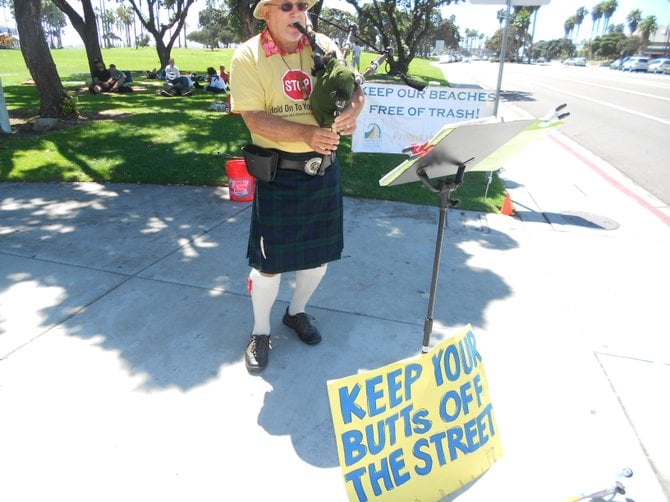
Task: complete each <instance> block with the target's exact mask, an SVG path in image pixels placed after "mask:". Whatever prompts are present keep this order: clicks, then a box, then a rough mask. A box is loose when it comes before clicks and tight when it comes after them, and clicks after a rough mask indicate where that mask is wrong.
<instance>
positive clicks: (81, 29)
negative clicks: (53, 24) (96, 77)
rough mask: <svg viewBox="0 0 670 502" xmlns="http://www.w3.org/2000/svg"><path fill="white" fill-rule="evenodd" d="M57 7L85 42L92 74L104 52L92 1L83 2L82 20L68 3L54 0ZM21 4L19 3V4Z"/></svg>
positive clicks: (85, 0)
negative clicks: (94, 62) (96, 62)
mask: <svg viewBox="0 0 670 502" xmlns="http://www.w3.org/2000/svg"><path fill="white" fill-rule="evenodd" d="M52 1H53V3H54V4H56V7H58V8H59V9H60V10H61V11H63V14H65V15H66V16H67V17H68V19H69V20H70V23H72V26H73V27H74V29H75V30H77V33H78V34H79V37H80V38H81V41H82V42H84V48H85V49H86V57H87V58H88V68H89V70H90V72H91V73H93V70H94V69H95V65H94V64H93V61H95V60H96V59H99V60H100V61H102V60H103V59H102V50H101V49H100V41H99V39H98V24H97V21H96V18H95V11H94V10H93V5H92V4H91V0H81V6H82V8H83V10H84V17H83V18H82V17H81V16H80V15H79V14H78V13H77V11H76V10H74V9H73V8H72V6H70V4H69V3H67V1H66V0H52ZM17 3H19V2H17Z"/></svg>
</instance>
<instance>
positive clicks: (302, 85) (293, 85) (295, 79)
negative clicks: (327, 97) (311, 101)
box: [282, 70, 312, 101]
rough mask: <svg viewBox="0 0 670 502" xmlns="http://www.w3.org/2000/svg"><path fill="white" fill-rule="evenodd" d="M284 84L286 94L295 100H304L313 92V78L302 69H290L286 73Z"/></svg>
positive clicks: (283, 79)
mask: <svg viewBox="0 0 670 502" xmlns="http://www.w3.org/2000/svg"><path fill="white" fill-rule="evenodd" d="M282 85H283V86H284V94H286V95H287V96H288V97H289V98H291V99H292V100H293V101H304V100H306V99H307V98H309V95H310V94H312V79H311V78H310V76H309V75H308V74H307V73H305V72H304V71H302V70H289V71H287V72H286V73H284V77H283V78H282ZM303 90H304V93H303Z"/></svg>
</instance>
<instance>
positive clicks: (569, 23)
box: [563, 16, 577, 38]
mask: <svg viewBox="0 0 670 502" xmlns="http://www.w3.org/2000/svg"><path fill="white" fill-rule="evenodd" d="M576 19H577V18H576V17H575V16H570V17H569V18H567V19H566V20H565V23H563V29H564V30H565V38H572V30H574V29H575V21H576Z"/></svg>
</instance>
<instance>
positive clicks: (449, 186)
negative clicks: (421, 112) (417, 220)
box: [379, 120, 533, 353]
mask: <svg viewBox="0 0 670 502" xmlns="http://www.w3.org/2000/svg"><path fill="white" fill-rule="evenodd" d="M532 122H533V121H532V120H519V121H514V122H480V123H466V124H462V125H459V124H452V125H450V126H447V127H445V128H443V129H442V130H441V131H440V132H439V133H438V134H437V135H436V136H435V137H434V138H433V139H431V140H429V141H428V142H427V143H426V144H425V145H421V146H420V147H416V148H412V151H414V153H413V154H412V156H410V158H409V159H407V160H405V161H404V162H402V163H401V164H399V165H398V166H397V167H395V168H394V169H393V170H391V171H389V172H388V173H387V174H386V175H385V176H384V177H383V178H382V179H381V180H379V184H380V185H382V186H390V185H399V184H403V183H409V182H413V181H417V179H418V181H421V182H422V183H423V184H424V185H425V186H426V188H428V189H429V190H430V191H431V192H434V193H437V194H439V196H440V217H439V223H438V229H437V239H436V242H435V256H434V258H433V274H432V278H431V286H430V297H429V299H428V312H427V315H426V320H425V322H424V327H423V346H422V348H421V351H422V352H424V353H426V352H428V351H429V349H430V336H431V334H432V332H433V315H434V312H435V295H436V292H437V279H438V275H439V270H440V260H441V257H442V243H443V241H444V230H445V228H446V226H447V211H448V209H449V208H451V207H456V205H457V204H458V201H457V200H454V199H452V198H451V194H452V192H453V191H454V190H456V189H457V188H458V187H460V186H461V185H462V184H463V178H464V175H465V172H466V170H473V169H474V168H476V167H477V166H478V165H479V164H482V166H485V165H486V163H483V161H484V160H486V159H487V157H489V156H490V155H491V154H492V153H494V152H496V151H497V150H499V149H500V148H501V147H502V146H503V145H505V144H506V143H507V142H509V141H510V140H512V139H513V138H514V137H516V136H517V135H518V134H519V133H520V132H522V131H523V130H524V129H526V128H527V127H528V126H529V125H530V124H531V123H532ZM485 170H489V169H485Z"/></svg>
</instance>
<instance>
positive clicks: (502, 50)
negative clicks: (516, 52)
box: [493, 0, 512, 117]
mask: <svg viewBox="0 0 670 502" xmlns="http://www.w3.org/2000/svg"><path fill="white" fill-rule="evenodd" d="M511 11H512V0H507V9H506V10H505V28H504V30H503V39H502V44H500V61H499V62H498V82H497V83H496V100H495V104H494V105H493V116H494V117H497V116H498V104H499V103H500V89H501V87H502V76H503V67H504V66H505V56H506V55H507V37H508V35H509V21H510V13H511Z"/></svg>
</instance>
